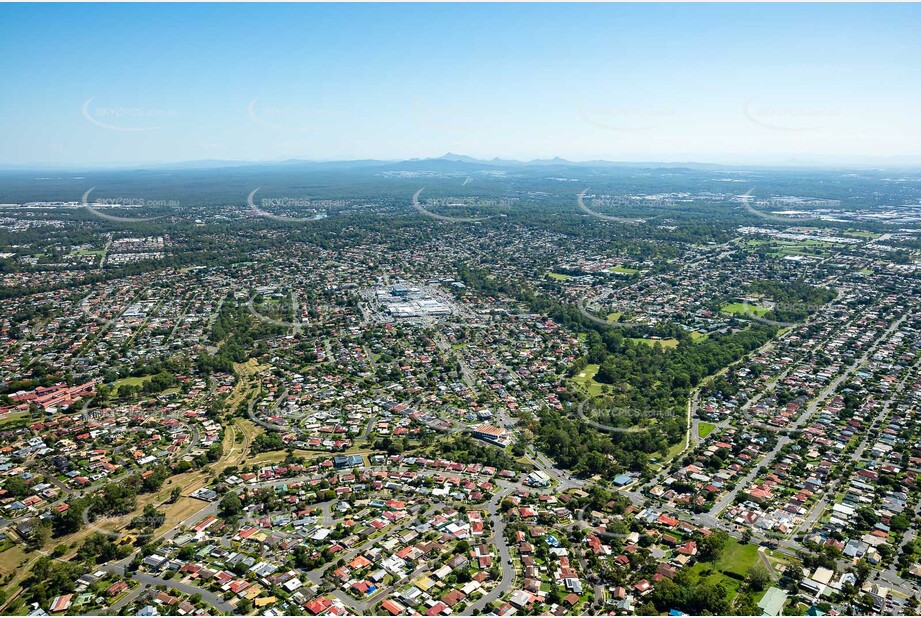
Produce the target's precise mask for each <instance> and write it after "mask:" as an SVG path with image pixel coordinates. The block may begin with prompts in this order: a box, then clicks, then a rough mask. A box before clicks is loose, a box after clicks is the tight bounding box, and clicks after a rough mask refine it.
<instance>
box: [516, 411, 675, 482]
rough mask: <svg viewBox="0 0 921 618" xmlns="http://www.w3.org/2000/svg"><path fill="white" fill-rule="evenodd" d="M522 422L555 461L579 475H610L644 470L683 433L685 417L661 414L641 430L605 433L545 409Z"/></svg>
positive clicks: (580, 421)
mask: <svg viewBox="0 0 921 618" xmlns="http://www.w3.org/2000/svg"><path fill="white" fill-rule="evenodd" d="M526 426H527V427H528V429H530V431H531V432H532V433H533V434H534V436H535V440H536V443H537V445H538V446H539V447H540V448H541V450H543V451H544V452H545V453H547V455H548V456H549V457H551V458H552V459H553V460H554V461H555V462H556V463H557V465H559V466H561V467H563V468H567V469H570V470H572V471H573V472H575V473H576V474H580V475H594V474H600V475H602V476H605V477H608V478H611V477H612V476H613V475H616V474H618V473H621V472H624V471H625V470H635V471H639V472H643V471H645V469H646V467H647V465H648V463H649V459H650V457H651V456H652V455H653V454H660V455H664V454H665V453H666V452H668V449H669V447H670V446H671V445H672V444H675V443H677V442H678V441H679V440H680V439H681V437H683V436H684V431H685V420H684V417H674V418H662V419H659V420H658V421H657V422H656V423H655V424H654V425H650V426H649V427H647V428H645V430H644V431H638V432H632V433H627V432H617V433H610V434H606V433H602V432H600V431H598V430H596V429H593V428H592V427H590V426H589V425H588V424H586V423H585V422H584V421H582V420H581V419H577V418H571V417H569V416H565V415H563V414H562V413H560V412H559V411H557V410H551V409H547V410H544V411H542V412H541V413H540V415H539V417H538V418H536V419H532V420H531V421H529V422H528V423H527V425H526Z"/></svg>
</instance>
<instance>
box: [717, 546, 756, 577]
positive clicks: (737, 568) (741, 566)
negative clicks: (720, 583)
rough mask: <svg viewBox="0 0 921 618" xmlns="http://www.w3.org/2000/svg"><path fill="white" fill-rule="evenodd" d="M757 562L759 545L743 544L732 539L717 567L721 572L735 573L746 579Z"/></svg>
mask: <svg viewBox="0 0 921 618" xmlns="http://www.w3.org/2000/svg"><path fill="white" fill-rule="evenodd" d="M757 560H758V546H757V545H751V544H743V543H740V542H739V541H737V540H736V539H730V541H729V542H728V543H727V544H726V547H725V548H724V549H723V552H722V554H720V558H719V560H717V561H716V565H715V566H716V567H717V568H718V569H719V570H720V571H723V572H729V573H735V574H736V575H739V576H741V577H742V578H743V579H744V578H745V577H747V576H748V570H749V569H750V568H751V567H752V566H753V565H754V564H755V562H757Z"/></svg>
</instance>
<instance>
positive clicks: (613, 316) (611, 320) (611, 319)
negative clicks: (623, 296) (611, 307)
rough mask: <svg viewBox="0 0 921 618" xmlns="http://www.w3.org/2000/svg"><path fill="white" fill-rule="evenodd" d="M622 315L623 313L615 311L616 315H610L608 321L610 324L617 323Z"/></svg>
mask: <svg viewBox="0 0 921 618" xmlns="http://www.w3.org/2000/svg"><path fill="white" fill-rule="evenodd" d="M622 315H623V313H621V312H620V311H615V312H614V313H609V314H608V317H607V320H608V322H616V321H617V320H619V319H620V316H622Z"/></svg>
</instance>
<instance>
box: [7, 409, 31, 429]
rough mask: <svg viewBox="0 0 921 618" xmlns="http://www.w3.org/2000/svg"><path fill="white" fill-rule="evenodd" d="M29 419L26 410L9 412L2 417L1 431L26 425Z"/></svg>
mask: <svg viewBox="0 0 921 618" xmlns="http://www.w3.org/2000/svg"><path fill="white" fill-rule="evenodd" d="M28 419H29V413H28V412H27V411H24V410H18V411H16V412H7V413H6V414H3V415H2V416H0V429H10V428H12V427H13V426H16V425H21V424H24V423H25V422H26V421H27V420H28Z"/></svg>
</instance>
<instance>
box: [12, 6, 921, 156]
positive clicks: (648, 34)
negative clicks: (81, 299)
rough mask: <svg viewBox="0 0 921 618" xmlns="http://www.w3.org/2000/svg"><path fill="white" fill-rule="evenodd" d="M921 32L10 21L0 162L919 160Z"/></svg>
mask: <svg viewBox="0 0 921 618" xmlns="http://www.w3.org/2000/svg"><path fill="white" fill-rule="evenodd" d="M919 26H921V6H918V5H879V4H875V5H869V4H867V5H864V4H846V5H828V4H806V5H802V4H800V5H794V4H772V5H765V4H740V5H726V4H709V5H688V4H680V5H668V4H626V5H609V4H605V5H601V4H582V5H572V4H536V5H522V4H474V5H444V4H384V5H381V4H378V5H370V4H345V5H316V4H314V5H291V4H282V5H265V4H260V5H249V4H228V5H214V4H203V5H177V4H167V5H150V4H142V5H124V4H112V5H65V4H54V5H36V4H30V5H15V4H5V5H0V58H2V62H0V77H2V83H3V85H4V95H3V96H2V97H0V135H2V140H0V164H2V165H28V164H36V163H40V164H53V165H81V166H88V165H123V164H135V163H148V162H172V161H190V160H200V159H234V160H238V159H242V160H280V159H288V158H303V159H351V158H384V159H397V158H408V157H425V156H438V155H441V154H443V153H445V152H448V151H451V152H457V153H463V154H468V155H471V156H478V157H489V158H491V157H494V156H499V157H514V158H523V159H530V158H538V157H553V156H562V157H565V158H570V159H575V160H586V159H593V158H604V159H609V160H633V161H637V160H640V161H664V160H672V161H674V160H696V161H718V162H728V163H731V162H737V163H761V162H777V161H790V160H794V159H796V160H803V159H810V160H812V159H822V160H828V161H837V160H843V159H849V158H851V159H853V158H857V157H869V158H882V157H896V158H898V157H909V156H912V157H913V156H915V155H921V152H919V150H921V149H919V147H918V144H921V141H919V138H921V118H919V114H918V113H917V111H918V110H919V109H921V70H919V69H918V59H919V58H921V37H919V36H918V32H919ZM916 160H918V158H916Z"/></svg>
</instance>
